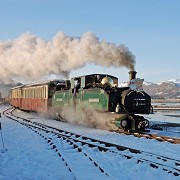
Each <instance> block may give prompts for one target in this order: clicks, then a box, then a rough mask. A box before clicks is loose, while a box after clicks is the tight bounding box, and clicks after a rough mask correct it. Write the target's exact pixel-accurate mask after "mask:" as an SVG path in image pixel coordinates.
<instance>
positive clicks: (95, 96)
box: [9, 71, 153, 131]
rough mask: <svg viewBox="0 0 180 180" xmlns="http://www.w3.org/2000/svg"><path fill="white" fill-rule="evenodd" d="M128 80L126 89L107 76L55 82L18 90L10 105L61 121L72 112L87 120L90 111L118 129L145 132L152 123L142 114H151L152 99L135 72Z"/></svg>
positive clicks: (13, 91) (80, 77)
mask: <svg viewBox="0 0 180 180" xmlns="http://www.w3.org/2000/svg"><path fill="white" fill-rule="evenodd" d="M129 77H130V81H129V84H128V86H127V87H118V78H117V77H114V76H111V75H107V74H90V75H85V76H79V77H74V78H72V79H71V82H70V81H69V80H54V81H48V82H44V83H38V84H31V85H23V86H18V87H15V88H12V89H11V91H10V97H9V99H10V104H11V105H12V106H15V107H17V108H20V109H23V110H28V111H37V112H42V113H47V114H50V115H53V116H54V117H56V118H57V119H61V120H62V119H65V117H67V116H66V115H65V113H64V110H65V109H66V110H67V109H72V110H73V112H74V114H71V116H76V117H78V118H87V116H84V117H82V116H83V115H84V114H86V113H88V112H90V111H91V112H93V113H91V114H89V116H91V115H93V114H94V113H95V112H98V115H99V118H100V116H101V115H102V117H104V121H105V118H106V117H107V118H109V117H110V119H109V122H111V124H113V125H114V126H115V127H116V128H119V129H122V130H125V131H145V130H146V128H148V126H149V121H148V120H147V119H145V118H144V117H143V116H141V115H140V114H150V113H152V111H153V109H152V106H151V97H150V96H149V95H148V94H147V93H146V92H144V91H143V89H142V82H143V80H142V79H139V78H136V71H130V72H129ZM104 114H105V115H107V116H104ZM78 118H77V121H78ZM87 119H88V118H87ZM97 121H98V119H97Z"/></svg>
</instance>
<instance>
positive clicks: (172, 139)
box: [113, 130, 180, 144]
mask: <svg viewBox="0 0 180 180" xmlns="http://www.w3.org/2000/svg"><path fill="white" fill-rule="evenodd" d="M113 132H117V133H123V134H126V135H133V136H135V137H139V138H146V139H155V140H157V141H160V142H169V143H173V144H180V138H175V137H169V136H159V135H157V134H151V133H139V132H122V131H120V130H116V131H113Z"/></svg>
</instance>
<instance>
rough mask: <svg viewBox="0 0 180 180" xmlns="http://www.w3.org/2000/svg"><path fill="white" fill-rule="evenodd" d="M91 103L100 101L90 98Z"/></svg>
mask: <svg viewBox="0 0 180 180" xmlns="http://www.w3.org/2000/svg"><path fill="white" fill-rule="evenodd" d="M89 102H92V103H94V102H100V99H99V98H89Z"/></svg>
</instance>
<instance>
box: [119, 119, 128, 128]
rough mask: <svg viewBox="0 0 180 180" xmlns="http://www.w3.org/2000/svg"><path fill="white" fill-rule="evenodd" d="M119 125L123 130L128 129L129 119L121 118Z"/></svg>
mask: <svg viewBox="0 0 180 180" xmlns="http://www.w3.org/2000/svg"><path fill="white" fill-rule="evenodd" d="M120 125H121V127H122V128H123V129H124V130H128V129H129V120H128V119H123V120H121V123H120Z"/></svg>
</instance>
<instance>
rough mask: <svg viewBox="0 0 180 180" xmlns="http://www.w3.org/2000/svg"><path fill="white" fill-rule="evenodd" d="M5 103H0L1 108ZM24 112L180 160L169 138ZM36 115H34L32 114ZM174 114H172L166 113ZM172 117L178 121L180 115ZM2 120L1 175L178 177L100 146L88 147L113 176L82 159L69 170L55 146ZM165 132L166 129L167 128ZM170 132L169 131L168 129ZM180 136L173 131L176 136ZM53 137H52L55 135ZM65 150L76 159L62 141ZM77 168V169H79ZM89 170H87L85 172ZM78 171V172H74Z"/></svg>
mask: <svg viewBox="0 0 180 180" xmlns="http://www.w3.org/2000/svg"><path fill="white" fill-rule="evenodd" d="M6 108H7V107H6V106H0V109H1V111H3V109H6ZM18 113H21V115H23V116H24V117H31V120H33V121H39V122H43V123H45V124H48V125H51V126H54V127H59V128H61V129H65V130H68V131H72V132H75V133H78V134H82V135H86V136H89V137H93V138H96V139H100V140H103V141H108V142H111V143H115V144H119V145H123V146H127V147H130V148H135V149H139V150H142V151H146V152H151V153H155V154H158V155H161V156H166V157H169V158H174V159H177V160H180V153H179V149H180V145H179V144H171V143H168V142H158V141H156V140H148V139H145V138H136V137H134V136H126V135H123V134H117V133H114V132H108V131H105V130H99V129H91V128H87V127H83V126H79V125H74V124H68V123H63V122H57V121H52V120H49V119H45V118H42V117H41V118H40V117H38V116H37V115H36V114H34V115H32V114H28V113H25V112H18ZM32 116H33V118H32ZM157 117H159V118H160V119H161V118H163V116H162V115H160V114H158V115H157V116H156V115H153V116H150V118H151V119H150V120H155V119H154V118H157ZM167 118H171V119H173V118H172V117H167ZM173 120H175V121H178V118H176V119H175V118H174V119H173ZM0 121H1V124H2V130H1V133H2V136H3V140H4V145H5V149H7V151H5V150H3V146H2V143H1V141H0V179H1V180H11V179H13V180H14V179H17V180H20V179H68V180H69V179H74V177H76V179H179V177H176V176H173V175H172V174H168V173H166V172H165V171H163V170H162V169H161V168H158V169H155V168H150V167H149V166H148V165H147V164H145V163H143V164H136V161H135V160H133V159H130V160H127V159H124V158H122V157H121V156H118V155H112V154H111V153H110V152H104V153H100V152H98V151H97V149H94V150H88V149H87V151H90V152H89V154H90V155H91V156H92V157H94V158H96V160H97V161H98V162H99V163H100V164H101V165H102V166H103V167H104V168H105V169H106V170H107V171H108V172H109V174H110V175H111V176H109V177H107V176H105V175H103V174H102V175H98V174H97V172H96V171H95V170H94V169H92V168H90V167H91V166H87V165H86V164H85V165H84V166H83V162H79V166H80V167H79V168H76V167H74V168H73V163H72V165H71V166H72V169H73V170H74V172H73V173H70V172H69V171H68V169H67V167H66V166H65V164H64V162H63V161H62V160H61V159H60V158H59V156H57V153H55V151H54V150H52V148H51V147H50V146H49V145H48V144H47V142H46V141H43V140H42V138H41V137H40V136H39V135H38V134H36V133H34V132H33V131H32V130H30V129H28V128H27V127H24V126H22V125H21V124H19V123H16V122H14V121H12V120H10V119H8V118H6V117H4V116H2V117H1V119H0ZM165 133H166V132H165ZM167 134H168V132H167ZM176 135H177V137H178V136H179V134H174V135H173V136H176ZM0 138H1V137H0ZM52 138H53V137H52ZM62 154H63V155H64V156H65V158H66V159H67V160H69V162H70V163H71V162H73V161H76V160H77V157H76V156H75V155H74V153H70V151H68V146H65V145H63V152H62ZM77 169H78V170H77ZM86 172H88V173H86ZM74 175H75V176H74Z"/></svg>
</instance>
